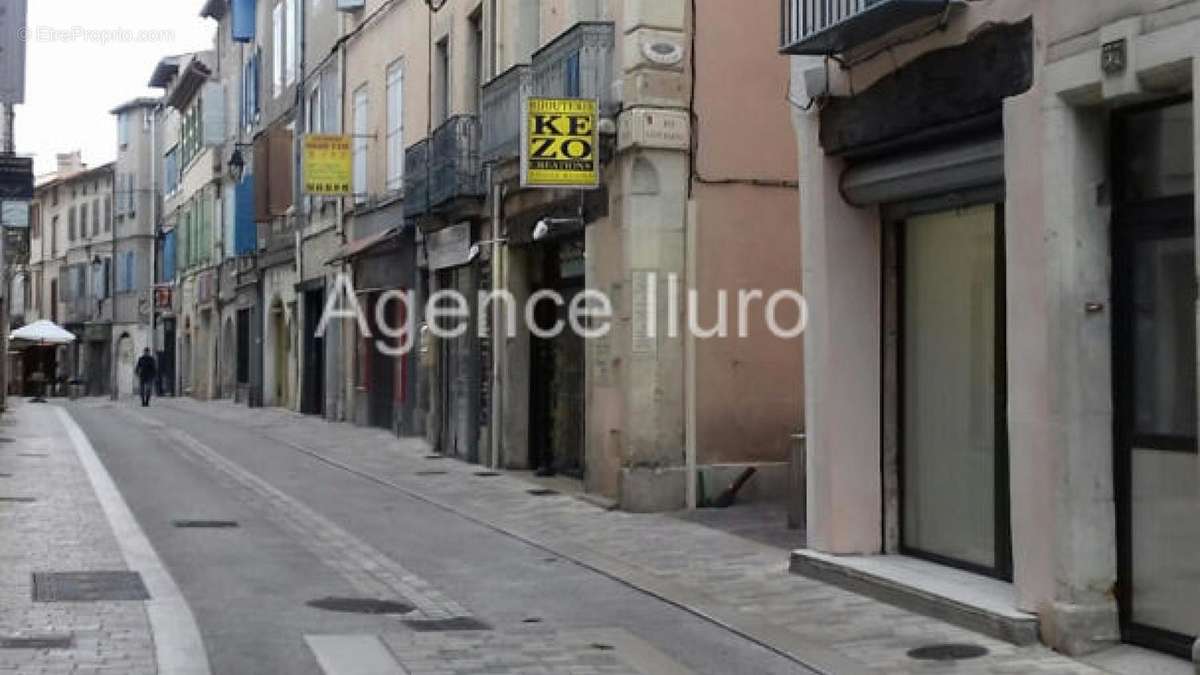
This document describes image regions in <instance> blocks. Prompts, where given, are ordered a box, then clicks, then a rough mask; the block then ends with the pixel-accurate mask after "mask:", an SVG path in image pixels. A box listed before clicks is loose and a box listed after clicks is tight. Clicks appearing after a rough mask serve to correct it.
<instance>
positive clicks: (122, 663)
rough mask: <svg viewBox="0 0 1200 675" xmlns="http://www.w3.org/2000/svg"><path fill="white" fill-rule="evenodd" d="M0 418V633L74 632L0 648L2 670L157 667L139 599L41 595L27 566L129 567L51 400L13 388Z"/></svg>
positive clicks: (118, 672)
mask: <svg viewBox="0 0 1200 675" xmlns="http://www.w3.org/2000/svg"><path fill="white" fill-rule="evenodd" d="M9 401H10V411H9V412H8V413H5V414H4V415H3V417H2V418H0V437H2V440H0V498H30V499H33V500H36V501H32V502H11V501H3V500H2V499H0V638H11V637H41V636H71V637H72V639H73V642H72V645H71V646H70V647H69V648H66V649H0V672H17V673H81V674H82V673H110V674H111V675H139V674H141V673H155V672H156V666H155V657H154V642H153V638H152V637H151V630H150V624H149V622H148V619H147V615H146V610H145V606H144V603H142V602H90V603H84V602H74V603H45V602H34V601H33V599H32V589H31V573H33V572H52V571H57V572H80V571H101V570H121V571H124V570H127V569H128V567H127V565H126V563H125V560H124V559H123V557H122V554H121V551H120V548H119V546H118V543H117V541H116V539H115V538H114V535H113V532H112V529H111V527H110V526H109V524H108V521H107V519H106V517H105V515H104V511H103V510H102V508H101V506H100V503H99V501H98V500H97V498H96V496H95V493H94V491H93V489H92V486H91V483H90V482H89V480H88V477H87V474H86V472H85V471H84V470H83V467H82V466H81V465H80V463H79V460H78V457H77V455H76V453H75V450H74V447H73V446H72V445H71V443H70V440H69V439H68V437H67V435H66V432H65V430H64V429H63V428H62V425H61V423H60V422H59V420H58V418H57V417H56V415H55V413H54V408H53V407H52V406H48V405H38V404H30V403H24V402H21V401H18V400H15V399H12V398H10V399H9Z"/></svg>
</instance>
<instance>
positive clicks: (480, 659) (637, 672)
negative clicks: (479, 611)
mask: <svg viewBox="0 0 1200 675" xmlns="http://www.w3.org/2000/svg"><path fill="white" fill-rule="evenodd" d="M380 639H381V640H382V641H383V643H384V644H385V645H386V646H387V648H388V649H389V650H390V651H391V652H392V655H393V656H394V657H395V658H396V661H397V662H398V663H399V664H400V666H401V667H402V668H403V669H404V670H403V672H405V673H408V675H564V674H570V675H688V674H689V673H690V671H689V670H687V669H686V668H684V667H683V666H681V665H679V663H677V662H675V661H673V660H671V659H670V658H669V657H667V656H665V655H663V654H662V653H661V652H659V651H658V650H656V649H655V648H654V647H652V646H650V645H649V644H648V643H646V642H645V641H643V640H641V639H639V638H637V637H635V636H634V635H632V634H630V633H629V632H627V631H624V630H619V629H594V630H567V631H558V630H549V629H541V630H532V629H531V630H524V631H508V632H485V633H460V634H442V635H423V634H411V633H407V634H405V633H393V634H387V635H382V636H380Z"/></svg>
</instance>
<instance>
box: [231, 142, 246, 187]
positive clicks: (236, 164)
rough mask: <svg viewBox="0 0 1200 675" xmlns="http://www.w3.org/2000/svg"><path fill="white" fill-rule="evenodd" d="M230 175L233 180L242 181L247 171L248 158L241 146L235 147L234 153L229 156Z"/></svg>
mask: <svg viewBox="0 0 1200 675" xmlns="http://www.w3.org/2000/svg"><path fill="white" fill-rule="evenodd" d="M228 166H229V176H230V177H231V178H233V182H235V183H240V182H242V175H243V174H245V172H246V158H245V157H242V150H241V148H236V147H235V148H234V149H233V154H232V155H231V156H230V157H229V165H228Z"/></svg>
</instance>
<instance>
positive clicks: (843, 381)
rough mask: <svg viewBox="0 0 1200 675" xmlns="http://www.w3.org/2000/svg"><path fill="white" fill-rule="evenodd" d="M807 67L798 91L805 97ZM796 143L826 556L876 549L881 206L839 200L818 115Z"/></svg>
mask: <svg viewBox="0 0 1200 675" xmlns="http://www.w3.org/2000/svg"><path fill="white" fill-rule="evenodd" d="M804 66H805V62H804V60H801V59H794V60H793V73H794V75H793V78H792V79H793V83H792V87H793V91H795V92H797V93H796V94H794V95H795V96H797V97H798V98H799V99H800V100H805V98H806V94H804V93H802V92H804V82H803V80H804V78H803V77H801V76H799V73H801V72H802V70H801V69H802V68H804ZM793 124H794V126H795V129H796V137H797V141H798V142H799V157H800V227H801V249H802V250H803V252H804V253H803V257H802V267H803V280H804V282H803V283H804V295H805V298H807V300H808V310H809V321H808V329H807V330H806V331H805V333H804V363H805V380H804V419H805V420H806V421H807V422H806V423H807V433H808V516H807V522H808V545H809V547H810V548H812V549H814V550H817V551H822V552H826V553H835V554H856V553H877V552H879V551H880V548H881V544H882V538H883V532H882V524H881V510H882V476H881V472H880V433H879V429H880V398H881V397H880V379H881V378H880V373H881V367H882V364H881V358H880V346H879V345H880V335H881V323H880V317H881V311H880V310H881V287H882V238H881V234H882V226H881V222H880V216H879V211H878V209H875V208H870V209H858V208H854V207H852V206H850V205H848V204H846V203H845V202H844V201H843V200H842V197H841V191H840V189H839V179H840V177H841V171H842V169H843V163H842V162H841V161H840V160H837V159H833V158H828V157H826V156H825V154H824V152H823V151H822V150H821V144H820V138H819V131H820V118H819V116H818V114H817V113H816V112H815V109H814V110H813V111H810V112H805V111H802V110H800V109H798V108H794V109H793Z"/></svg>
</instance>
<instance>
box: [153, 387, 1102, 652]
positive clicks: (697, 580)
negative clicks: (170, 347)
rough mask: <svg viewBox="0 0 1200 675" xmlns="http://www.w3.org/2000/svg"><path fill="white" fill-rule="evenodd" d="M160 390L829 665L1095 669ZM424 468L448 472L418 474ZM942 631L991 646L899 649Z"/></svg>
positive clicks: (674, 533)
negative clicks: (917, 652) (956, 655)
mask: <svg viewBox="0 0 1200 675" xmlns="http://www.w3.org/2000/svg"><path fill="white" fill-rule="evenodd" d="M158 404H160V405H167V406H170V407H172V408H175V409H177V410H180V411H183V412H187V413H190V414H197V415H204V416H207V417H209V418H210V419H213V420H216V421H219V422H220V423H222V424H236V425H239V426H241V427H243V428H246V429H252V430H254V431H255V432H256V433H259V434H261V435H263V436H265V437H268V438H270V439H272V440H274V441H277V442H280V443H284V444H286V445H289V446H290V447H293V448H295V449H296V450H297V451H299V452H305V453H308V454H311V455H313V456H315V457H318V458H321V459H323V460H325V461H328V462H331V463H334V464H337V465H339V466H342V467H344V468H347V469H348V470H353V471H355V472H357V473H360V474H362V475H364V476H367V477H371V478H374V479H376V480H379V481H381V482H385V483H387V484H388V485H391V486H393V487H395V488H397V489H400V490H403V491H404V492H406V493H407V494H409V495H411V496H413V497H416V498H419V499H424V500H426V501H429V502H430V503H433V504H437V505H439V506H442V507H443V508H447V509H449V510H452V511H454V512H456V513H459V514H460V515H463V516H464V517H467V518H470V519H472V520H475V521H476V522H480V523H483V524H485V525H488V526H490V527H493V528H495V529H498V530H501V531H504V532H506V533H509V534H511V535H512V536H516V537H518V538H521V539H523V540H525V541H527V542H530V543H534V544H535V545H538V546H542V547H544V548H546V549H547V550H551V551H554V552H556V553H559V554H560V555H563V556H564V557H567V558H571V559H574V560H576V561H577V562H582V563H583V564H586V565H587V566H589V567H592V568H593V569H597V570H598V571H601V572H603V573H606V574H609V575H610V576H613V577H614V578H618V579H620V580H622V581H625V582H627V583H629V584H630V585H631V586H634V587H637V588H640V589H642V590H645V591H647V592H650V593H652V594H655V595H658V596H659V597H661V598H663V599H664V600H666V601H668V602H672V603H673V604H677V605H679V606H681V607H684V608H685V609H688V610H690V611H693V612H694V613H696V614H698V615H700V616H703V617H705V618H708V619H710V620H714V621H715V622H716V623H720V624H722V625H725V626H727V627H729V628H730V629H731V630H734V631H735V632H738V633H740V634H742V635H744V636H746V637H748V638H751V639H755V640H756V641H759V642H760V643H762V644H764V645H766V646H768V648H771V649H774V650H775V651H777V652H779V653H781V654H784V655H785V656H789V657H792V658H797V657H798V659H799V660H800V661H801V662H806V663H813V664H814V665H817V666H822V669H823V670H824V671H825V672H851V671H859V672H864V671H865V672H870V671H875V672H886V673H931V672H936V673H945V672H955V673H1018V672H1019V673H1063V674H1066V673H1101V672H1103V671H1101V670H1098V669H1096V668H1093V667H1091V666H1088V665H1086V664H1084V663H1081V662H1079V661H1075V660H1072V659H1069V658H1066V657H1063V656H1061V655H1058V654H1055V653H1054V652H1052V651H1050V650H1048V649H1046V648H1044V647H1041V646H1033V647H1017V646H1014V645H1012V644H1009V643H1006V642H1001V641H999V640H994V639H991V638H988V637H986V636H982V635H979V634H976V633H973V632H971V631H968V630H965V629H963V628H959V627H957V626H954V625H951V624H948V623H945V622H943V621H939V620H936V619H932V618H929V617H925V616H922V615H918V614H915V613H912V612H908V611H905V610H903V609H898V608H896V607H893V606H891V605H887V604H884V603H881V602H878V601H875V600H872V599H870V598H866V597H863V596H860V595H857V594H855V593H852V592H850V591H845V590H842V589H839V588H836V587H834V586H830V585H828V584H824V583H821V582H819V581H815V580H812V579H807V578H803V577H798V576H795V575H792V574H790V573H789V572H788V555H789V553H790V550H788V549H786V548H780V547H776V546H771V545H769V544H766V543H762V542H759V541H752V540H750V539H746V538H743V537H738V536H736V535H733V534H730V533H727V532H723V531H721V530H718V529H713V528H709V527H706V526H704V525H702V524H699V523H695V522H690V521H689V520H685V519H684V518H681V517H677V516H675V515H671V514H631V513H624V512H618V511H606V510H604V509H601V508H598V507H596V506H594V505H592V504H589V503H587V502H585V501H583V500H580V499H575V498H572V497H570V496H568V495H559V496H552V497H535V496H532V495H530V494H529V493H528V490H529V488H530V487H532V486H531V484H530V483H529V482H526V481H524V480H522V479H520V478H518V477H513V476H501V477H492V478H481V477H476V476H474V475H473V474H474V472H475V471H477V470H478V467H476V466H473V465H469V464H464V463H461V462H457V461H453V460H448V459H447V460H441V461H430V460H428V459H426V458H425V455H426V454H427V453H428V452H429V448H428V446H427V444H425V443H424V441H422V440H420V439H397V438H395V437H393V436H391V435H390V434H388V433H387V432H384V431H380V430H375V429H367V428H361V427H356V426H353V425H348V424H338V423H330V422H326V421H325V420H322V419H319V418H313V417H305V416H301V415H298V414H296V413H293V412H290V411H285V410H277V409H253V410H251V409H248V408H245V407H241V406H237V405H234V404H232V403H228V402H208V403H205V402H198V401H194V400H191V399H161V400H160V401H159V402H158ZM430 469H438V470H442V471H446V472H447V473H446V474H445V475H439V476H421V475H418V473H419V472H421V471H427V470H430ZM946 642H954V643H962V642H967V643H974V644H979V645H982V646H984V647H986V648H987V649H988V650H989V654H988V656H986V657H984V658H980V659H976V660H973V661H964V662H959V663H954V664H947V663H933V662H922V661H915V660H913V659H910V658H909V657H908V656H907V652H908V651H909V650H910V649H913V648H915V647H920V646H925V645H929V644H935V643H946ZM814 661H815V663H814ZM830 664H833V665H830ZM843 666H846V667H843ZM449 672H454V671H449Z"/></svg>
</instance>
